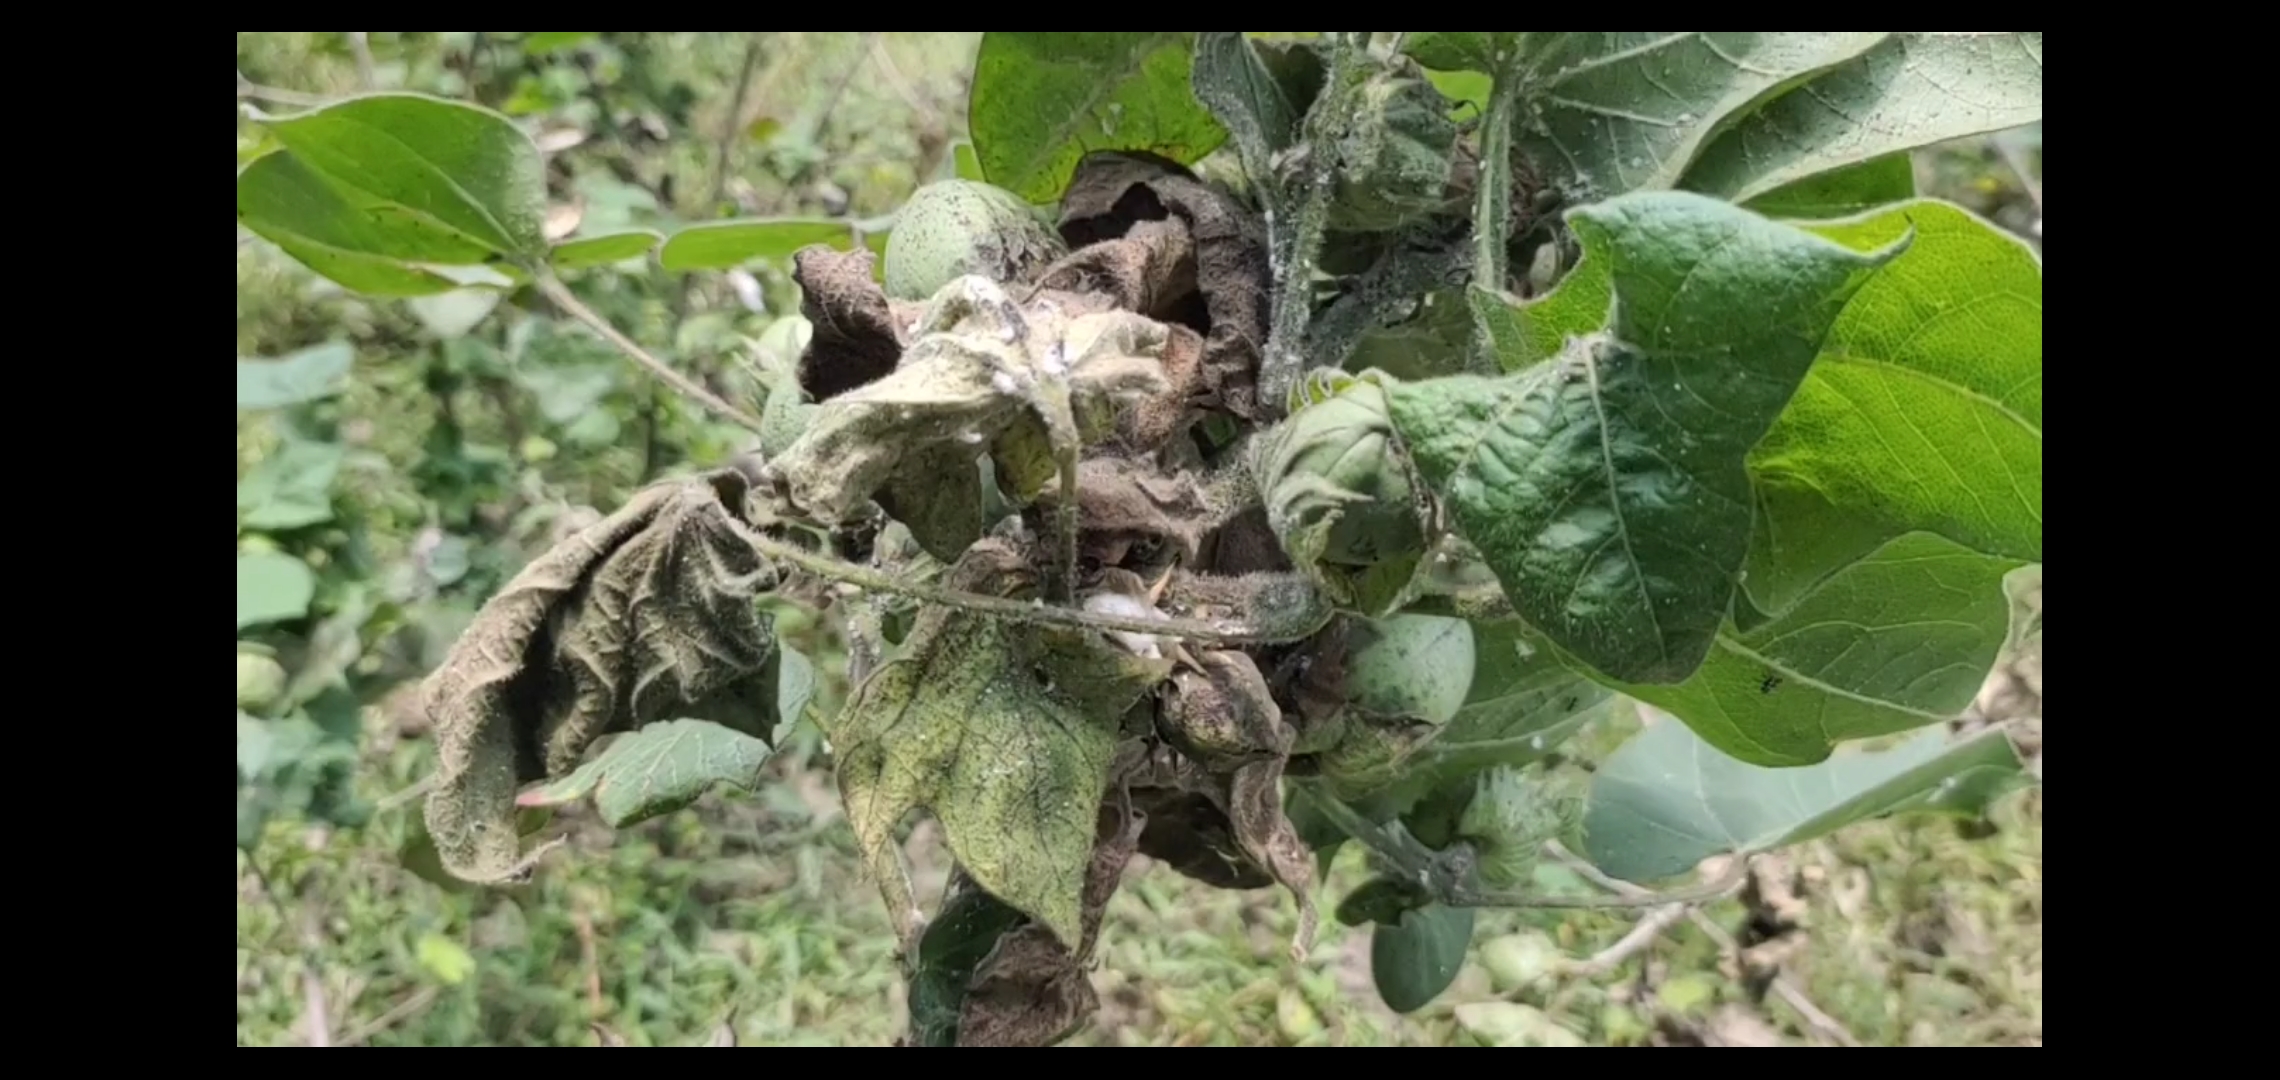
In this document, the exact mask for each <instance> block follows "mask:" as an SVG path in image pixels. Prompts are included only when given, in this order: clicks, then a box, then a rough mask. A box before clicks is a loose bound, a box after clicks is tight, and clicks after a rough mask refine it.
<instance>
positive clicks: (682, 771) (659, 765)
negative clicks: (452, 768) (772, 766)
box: [515, 720, 769, 828]
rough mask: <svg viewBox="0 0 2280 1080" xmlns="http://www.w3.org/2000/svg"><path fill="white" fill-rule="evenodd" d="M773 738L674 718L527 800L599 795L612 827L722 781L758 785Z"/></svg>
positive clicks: (520, 802) (682, 802)
mask: <svg viewBox="0 0 2280 1080" xmlns="http://www.w3.org/2000/svg"><path fill="white" fill-rule="evenodd" d="M768 754H769V750H768V744H767V743H764V742H762V741H760V740H759V739H756V738H754V737H752V736H750V735H747V734H745V733H743V732H741V731H737V730H735V729H734V728H729V727H724V726H722V725H720V724H715V723H712V722H711V721H708V720H667V721H665V722H664V723H662V724H651V725H649V726H648V727H645V728H640V729H638V730H635V731H633V732H630V733H628V734H625V735H622V736H620V737H619V738H618V739H617V741H615V742H612V743H611V744H609V745H608V746H606V747H604V748H603V749H602V752H601V753H599V754H596V755H594V759H593V760H591V761H588V762H586V763H584V764H582V765H580V766H578V767H577V768H576V769H574V770H572V771H571V772H570V775H568V776H565V777H562V778H561V779H559V780H555V781H553V782H551V783H548V784H546V785H544V786H542V787H538V788H535V789H533V790H531V791H527V792H524V793H523V794H521V795H519V796H517V797H516V799H515V805H517V806H522V807H536V806H561V805H563V804H565V803H573V802H576V801H578V800H580V799H583V798H586V797H587V796H589V795H590V796H592V797H593V800H594V808H595V809H596V810H599V811H601V815H602V820H603V821H606V822H608V823H609V824H610V827H611V828H623V827H624V826H627V825H631V824H633V823H634V822H637V821H646V820H648V819H650V818H653V817H656V816H658V815H660V814H669V813H672V812H673V811H675V810H679V809H681V808H682V807H684V806H687V805H689V804H690V803H693V802H695V801H697V797H698V796H700V795H703V794H704V793H705V792H706V791H708V790H711V788H712V786H713V785H715V784H733V785H735V786H737V787H740V788H743V789H744V790H746V791H750V790H752V789H753V788H754V787H755V786H757V785H758V783H759V779H760V767H761V766H762V765H765V764H767V762H768Z"/></svg>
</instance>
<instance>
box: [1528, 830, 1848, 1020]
mask: <svg viewBox="0 0 2280 1080" xmlns="http://www.w3.org/2000/svg"><path fill="white" fill-rule="evenodd" d="M1544 850H1545V851H1546V852H1547V853H1548V854H1550V855H1551V856H1552V857H1553V858H1554V859H1557V860H1559V862H1560V863H1561V864H1562V865H1564V866H1566V867H1567V868H1568V869H1570V870H1573V871H1575V872H1576V874H1577V876H1579V877H1581V878H1583V879H1584V880H1585V881H1588V882H1590V883H1592V884H1593V885H1597V886H1599V887H1600V888H1602V889H1606V890H1608V891H1610V892H1615V893H1621V894H1632V895H1636V894H1643V893H1645V892H1646V890H1645V889H1641V888H1640V887H1638V886H1636V885H1633V884H1631V883H1630V882H1628V881H1623V880H1620V879H1618V878H1612V877H1609V876H1607V875H1606V874H1604V873H1602V872H1600V870H1599V868H1598V867H1596V866H1593V865H1591V864H1590V863H1589V862H1587V861H1585V860H1584V859H1583V858H1582V857H1581V856H1579V855H1577V854H1575V853H1574V852H1572V851H1569V850H1568V849H1567V848H1566V847H1565V846H1563V845H1561V844H1560V842H1559V841H1557V840H1553V841H1550V842H1548V843H1546V844H1545V845H1544ZM1685 913H1686V917H1687V918H1688V919H1689V920H1690V921H1692V922H1693V923H1694V926H1695V928H1696V929H1698V930H1700V931H1702V934H1703V936H1704V937H1707V938H1709V939H1710V941H1711V943H1712V944H1714V945H1716V946H1718V948H1719V950H1720V951H1721V952H1724V953H1726V954H1728V955H1730V956H1733V957H1735V958H1736V959H1737V960H1739V959H1740V957H1741V953H1742V943H1741V942H1739V941H1736V940H1734V935H1732V934H1730V933H1727V932H1726V928H1725V927H1723V926H1720V925H1718V921H1717V920H1716V919H1712V918H1711V917H1710V916H1708V915H1706V914H1704V913H1703V911H1702V909H1700V908H1687V909H1685ZM1666 928H1667V927H1666ZM1617 944H1621V943H1620V942H1618V943H1617ZM1594 959H1596V958H1594ZM1772 990H1773V992H1774V993H1775V994H1776V995H1778V996H1779V997H1780V998H1781V1000H1782V1001H1783V1002H1785V1003H1787V1004H1788V1006H1789V1007H1790V1008H1791V1009H1794V1010H1796V1011H1797V1015H1799V1016H1801V1017H1804V1018H1805V1022H1806V1023H1807V1024H1808V1025H1810V1026H1811V1027H1812V1028H1813V1029H1814V1030H1816V1031H1818V1032H1820V1033H1821V1035H1822V1036H1823V1037H1825V1038H1827V1039H1828V1040H1829V1041H1831V1042H1834V1043H1836V1044H1838V1045H1840V1046H1859V1045H1860V1040H1858V1039H1856V1038H1854V1037H1853V1034H1852V1032H1850V1031H1848V1030H1846V1029H1845V1026H1844V1024H1842V1023H1840V1022H1839V1021H1838V1020H1837V1018H1835V1017H1833V1016H1830V1015H1829V1014H1828V1013H1825V1012H1822V1011H1821V1008H1820V1006H1817V1005H1815V1004H1813V1001H1812V999H1810V998H1808V997H1806V996H1805V991H1804V990H1803V989H1801V988H1800V987H1798V985H1797V983H1796V982H1795V980H1792V979H1791V978H1790V977H1789V976H1788V975H1786V974H1782V973H1779V972H1776V973H1775V974H1774V977H1773V984H1772Z"/></svg>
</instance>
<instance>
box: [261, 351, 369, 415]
mask: <svg viewBox="0 0 2280 1080" xmlns="http://www.w3.org/2000/svg"><path fill="white" fill-rule="evenodd" d="M355 359H356V352H355V350H354V349H352V348H350V347H349V344H348V343H347V342H345V341H330V342H326V343H325V344H323V345H315V346H311V347H309V348H306V349H302V350H301V351H299V352H296V353H292V354H290V355H287V356H281V357H279V358H277V359H275V360H248V359H246V358H245V357H242V356H241V357H238V362H237V407H238V408H240V409H281V408H284V407H285V406H288V405H300V404H303V403H305V402H310V401H315V400H317V399H319V398H328V397H331V396H333V395H334V394H337V393H340V392H341V391H343V390H346V389H348V368H349V365H350V364H351V363H353V362H354V361H355Z"/></svg>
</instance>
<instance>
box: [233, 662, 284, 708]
mask: <svg viewBox="0 0 2280 1080" xmlns="http://www.w3.org/2000/svg"><path fill="white" fill-rule="evenodd" d="M283 696H285V668H284V665H282V664H279V663H278V662H277V661H275V660H272V659H270V658H268V657H266V656H262V655H260V654H259V653H247V652H241V653H239V654H238V702H237V703H238V708H240V709H244V710H245V711H247V712H254V713H258V712H261V711H262V710H264V709H267V708H269V707H270V706H271V705H274V704H276V703H277V699H278V698H281V697H283Z"/></svg>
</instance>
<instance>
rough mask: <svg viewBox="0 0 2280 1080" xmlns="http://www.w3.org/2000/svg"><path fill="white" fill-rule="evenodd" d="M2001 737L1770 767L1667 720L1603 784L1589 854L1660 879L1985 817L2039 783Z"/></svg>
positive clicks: (1607, 769)
mask: <svg viewBox="0 0 2280 1080" xmlns="http://www.w3.org/2000/svg"><path fill="white" fill-rule="evenodd" d="M2030 782H2031V781H2030V779H2029V778H2028V776H2027V774H2026V772H2025V770H2024V768H2023V767H2022V765H2021V764H2020V761H2019V756H2018V753H2017V752H2016V751H2015V750H2013V749H2012V748H2011V743H2010V739H2009V738H2008V737H2007V736H2006V735H2004V733H2003V732H2002V731H2001V730H2000V729H1990V730H1987V731H1983V732H1980V733H1979V734H1977V735H1974V736H1971V737H1968V738H1964V739H1960V740H1959V739H1956V738H1954V737H1953V736H1951V735H1949V734H1948V733H1947V732H1946V731H1927V732H1924V733H1923V734H1921V735H1918V736H1916V737H1914V738H1912V739H1909V740H1907V741H1906V742H1903V743H1901V744H1900V745H1898V746H1895V747H1893V748H1891V749H1889V750H1883V751H1875V752H1868V751H1855V752H1851V753H1846V754H1841V755H1839V756H1836V757H1833V758H1830V759H1829V760H1827V761H1825V762H1822V763H1821V764H1819V765H1813V766H1809V767H1806V768H1797V769H1766V768H1760V767H1758V766H1755V765H1749V764H1745V763H1743V762H1739V761H1735V760H1734V759H1732V758H1729V757H1726V756H1725V755H1723V754H1720V753H1719V752H1718V751H1717V749H1716V748H1714V747H1712V746H1710V745H1709V744H1707V743H1704V742H1703V741H1702V740H1700V739H1698V738H1696V737H1695V736H1694V734H1693V733H1692V732H1690V731H1688V730H1687V729H1686V727H1685V726H1684V725H1681V724H1670V723H1664V724H1656V725H1654V726H1652V727H1649V728H1647V729H1646V730H1645V731H1642V732H1640V733H1639V734H1638V735H1637V736H1636V737H1634V738H1633V739H1632V740H1631V741H1630V742H1628V743H1625V744H1624V745H1623V748H1622V749H1620V750H1617V751H1616V752H1615V754H1614V756H1613V757H1610V758H1608V760H1607V763H1606V764H1604V765H1601V766H1600V767H1599V771H1598V772H1597V773H1596V774H1595V775H1594V776H1593V778H1592V784H1591V797H1590V802H1589V806H1588V808H1587V809H1586V810H1585V813H1584V837H1585V839H1584V850H1585V852H1586V853H1587V854H1588V855H1589V856H1590V858H1591V861H1592V862H1593V863H1594V864H1596V865H1597V866H1598V867H1599V868H1600V869H1601V870H1603V871H1606V872H1607V873H1608V874H1609V875H1611V876H1614V877H1618V878H1622V879H1624V880H1626V881H1641V882H1643V881H1653V880H1656V879H1659V878H1667V877H1670V876H1672V875H1675V874H1681V873H1685V872H1686V871H1688V870H1690V869H1692V868H1693V867H1694V866H1695V864H1697V863H1699V862H1701V861H1702V860H1703V859H1706V858H1709V857H1710V856H1712V855H1719V854H1725V853H1729V852H1741V853H1749V852H1757V851H1768V850H1771V849H1774V848H1779V847H1785V846H1788V845H1790V844H1799V843H1803V842H1805V841H1807V840H1812V839H1814V838H1816V837H1821V836H1826V835H1828V834H1830V833H1832V832H1835V831H1836V830H1838V829H1841V828H1844V827H1845V826H1847V825H1850V824H1852V823H1854V822H1856V821H1865V820H1868V819H1870V818H1877V817H1883V816H1885V815H1888V814H1895V813H1900V812H1903V811H1909V810H1930V811H1939V812H1944V813H1955V814H1977V813H1979V812H1980V811H1982V810H1983V809H1984V808H1985V807H1986V806H1987V804H1988V803H1990V802H1992V801H1994V799H1995V798H1996V797H1998V796H2000V795H2002V794H2004V793H2005V792H2008V791H2011V790H2014V789H2016V788H2018V787H2021V786H2024V785H2025V784H2027V783H2030Z"/></svg>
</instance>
